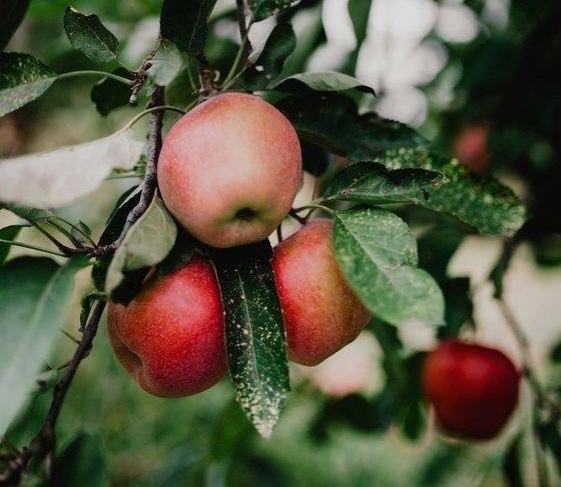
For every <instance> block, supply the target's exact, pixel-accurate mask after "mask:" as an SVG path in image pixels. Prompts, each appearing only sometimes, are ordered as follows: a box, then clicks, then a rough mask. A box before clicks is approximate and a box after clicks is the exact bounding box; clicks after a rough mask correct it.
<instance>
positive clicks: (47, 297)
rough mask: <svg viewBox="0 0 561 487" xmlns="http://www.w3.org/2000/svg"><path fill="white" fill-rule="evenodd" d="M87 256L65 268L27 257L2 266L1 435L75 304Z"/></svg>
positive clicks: (15, 412)
mask: <svg viewBox="0 0 561 487" xmlns="http://www.w3.org/2000/svg"><path fill="white" fill-rule="evenodd" d="M86 264H87V259H85V258H84V257H78V258H75V259H71V260H69V261H68V262H67V264H66V265H64V266H62V267H60V266H59V265H58V264H56V263H55V262H54V261H52V260H50V259H46V258H36V257H21V258H17V259H13V260H10V261H9V262H8V263H7V264H6V265H5V266H4V267H1V268H0V303H1V306H2V313H0V396H1V397H2V408H1V409H0V435H2V434H4V432H5V431H6V428H7V427H8V425H9V424H10V422H11V421H12V419H13V418H14V416H15V415H16V414H17V412H18V411H19V409H20V408H21V407H22V406H23V404H24V403H25V401H26V400H27V397H28V393H29V392H30V391H31V390H32V389H33V386H34V384H35V380H36V374H37V373H38V372H39V371H40V369H41V366H42V365H43V364H44V363H45V361H46V360H47V359H48V357H49V354H50V353H51V350H52V348H53V346H54V344H55V343H56V341H57V339H58V337H59V336H60V335H59V328H60V326H62V325H63V324H64V320H65V319H66V316H67V315H68V311H69V309H70V305H71V302H72V290H73V287H74V274H75V273H76V271H78V270H79V269H81V268H82V267H84V266H85V265H86Z"/></svg>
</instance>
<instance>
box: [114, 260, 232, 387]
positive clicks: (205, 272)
mask: <svg viewBox="0 0 561 487" xmlns="http://www.w3.org/2000/svg"><path fill="white" fill-rule="evenodd" d="M107 328H108V331H109V338H110V340H111V345H112V346H113V349H114V351H115V354H116V356H117V358H118V360H119V361H120V362H121V364H122V365H123V366H124V367H125V369H126V370H127V371H128V372H129V373H130V374H131V375H132V376H133V378H134V379H135V380H136V381H137V382H138V383H139V384H140V386H141V387H142V388H143V389H145V390H146V391H147V392H150V393H151V394H154V395H156V396H162V397H178V396H188V395H192V394H197V393H199V392H202V391H204V390H205V389H208V388H209V387H211V386H213V385H214V384H216V383H217V382H218V381H219V380H220V379H221V378H222V377H224V375H225V374H226V371H227V361H226V349H225V342H224V317H223V313H222V303H221V299H220V290H219V288H218V283H217V281H216V277H215V275H214V269H213V267H212V265H211V264H210V263H209V262H208V261H207V260H205V259H203V258H202V257H199V256H194V257H193V258H192V259H191V260H190V261H189V263H188V264H187V265H186V266H185V267H183V268H182V269H180V270H178V271H175V272H173V273H171V274H168V275H166V276H164V277H162V278H159V279H155V280H153V281H150V282H149V283H147V285H146V287H145V288H144V289H143V290H142V291H141V292H140V294H139V295H138V296H136V297H135V298H134V299H133V300H132V301H131V302H130V303H129V304H128V305H127V306H123V305H120V304H115V303H109V307H108V312H107Z"/></svg>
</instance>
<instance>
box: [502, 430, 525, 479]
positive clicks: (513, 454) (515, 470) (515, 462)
mask: <svg viewBox="0 0 561 487" xmlns="http://www.w3.org/2000/svg"><path fill="white" fill-rule="evenodd" d="M521 447H522V441H521V437H520V436H516V437H515V438H514V440H513V441H512V442H511V443H510V445H509V446H508V448H507V450H506V454H505V456H504V458H503V465H502V467H503V474H504V476H505V478H506V480H507V485H508V487H524V481H523V474H522V468H521V467H522V465H521V460H522V456H521Z"/></svg>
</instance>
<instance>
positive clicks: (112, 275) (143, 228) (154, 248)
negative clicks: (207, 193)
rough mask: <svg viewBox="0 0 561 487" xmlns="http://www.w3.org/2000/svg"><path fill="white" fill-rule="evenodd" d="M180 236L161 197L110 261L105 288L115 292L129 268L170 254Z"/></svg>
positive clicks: (131, 231)
mask: <svg viewBox="0 0 561 487" xmlns="http://www.w3.org/2000/svg"><path fill="white" fill-rule="evenodd" d="M176 236H177V227H176V225H175V222H174V220H173V218H172V217H171V215H170V214H169V213H168V211H167V210H166V208H165V206H164V204H163V203H162V201H161V200H160V199H159V198H158V197H154V199H153V200H152V203H151V204H150V206H149V207H148V209H147V210H146V212H145V213H144V214H143V215H142V216H141V217H140V218H139V219H138V221H137V222H136V223H135V224H134V225H133V226H132V227H131V228H130V230H129V231H128V233H127V236H126V237H125V239H124V240H123V242H122V244H121V245H120V246H119V248H118V249H117V251H116V252H115V255H114V256H113V260H112V261H111V264H110V265H109V269H108V271H107V277H106V280H105V292H106V293H107V295H109V296H112V293H113V291H114V290H115V289H117V288H118V287H119V286H120V285H121V283H122V281H123V279H124V277H125V275H124V272H126V271H137V270H139V269H144V268H146V267H150V266H153V265H155V264H158V263H159V262H161V261H162V260H164V258H165V257H166V256H167V255H168V253H169V252H170V250H171V249H172V247H173V245H174V243H175V238H176Z"/></svg>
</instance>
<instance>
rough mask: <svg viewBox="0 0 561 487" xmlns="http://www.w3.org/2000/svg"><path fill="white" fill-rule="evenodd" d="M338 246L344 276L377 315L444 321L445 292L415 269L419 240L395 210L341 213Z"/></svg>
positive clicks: (336, 230)
mask: <svg viewBox="0 0 561 487" xmlns="http://www.w3.org/2000/svg"><path fill="white" fill-rule="evenodd" d="M334 246H335V255H336V257H337V261H338V262H339V265H340V267H341V270H342V272H343V275H344V276H345V278H346V279H347V281H348V282H349V284H350V285H351V287H352V288H353V290H354V291H355V293H356V294H357V295H358V296H359V297H360V299H361V300H362V302H363V303H364V304H365V305H366V306H367V307H368V309H370V311H371V312H372V313H373V314H374V316H375V317H377V318H379V319H381V320H384V321H386V322H387V323H390V324H392V325H402V324H403V323H404V322H405V321H407V320H421V321H423V322H426V323H428V324H434V325H438V324H441V323H442V322H443V320H444V299H443V296H442V292H441V291H440V289H439V287H438V285H437V284H436V282H435V281H434V280H433V278H432V277H431V276H430V275H429V274H427V273H426V272H425V271H423V270H421V269H418V268H416V265H417V246H416V242H415V239H414V237H413V235H412V234H411V232H410V230H409V228H408V227H407V225H406V224H405V223H404V222H403V220H401V219H400V218H399V217H397V216H396V215H395V214H393V213H390V212H388V211H386V210H382V209H380V208H355V209H351V210H346V211H340V212H336V213H335V225H334Z"/></svg>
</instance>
